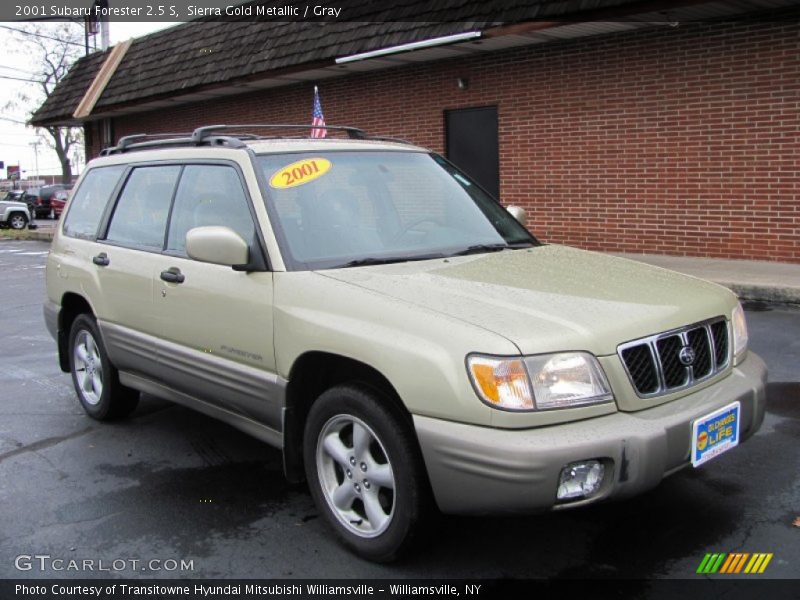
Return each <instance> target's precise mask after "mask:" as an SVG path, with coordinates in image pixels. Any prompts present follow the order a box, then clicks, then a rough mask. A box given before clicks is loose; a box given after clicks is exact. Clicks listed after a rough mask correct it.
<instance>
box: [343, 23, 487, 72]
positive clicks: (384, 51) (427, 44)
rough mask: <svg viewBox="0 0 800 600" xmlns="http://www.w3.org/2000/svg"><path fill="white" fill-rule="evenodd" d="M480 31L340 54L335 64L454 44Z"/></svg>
mask: <svg viewBox="0 0 800 600" xmlns="http://www.w3.org/2000/svg"><path fill="white" fill-rule="evenodd" d="M481 35H482V34H481V32H480V31H469V32H466V33H456V34H454V35H445V36H442V37H437V38H431V39H429V40H422V41H421V42H411V43H408V44H400V45H399V46H391V47H389V48H381V49H379V50H371V51H370V52H362V53H361V54H351V55H350V56H342V57H340V58H337V59H336V64H337V65H341V64H343V63H350V62H355V61H357V60H367V59H368V58H376V57H378V56H387V55H389V54H398V53H400V52H408V51H410V50H419V49H421V48H431V47H433V46H443V45H445V44H454V43H456V42H464V41H467V40H474V39H475V38H479V37H481Z"/></svg>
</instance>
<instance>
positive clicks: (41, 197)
mask: <svg viewBox="0 0 800 600" xmlns="http://www.w3.org/2000/svg"><path fill="white" fill-rule="evenodd" d="M69 187H70V186H68V185H66V184H64V183H54V184H53V185H44V186H42V187H40V188H32V189H30V190H28V191H27V192H25V200H24V202H27V203H28V205H31V204H33V211H34V212H35V213H36V218H37V219H38V218H42V217H45V218H47V217H53V218H55V216H56V215H55V213H54V211H53V208H52V207H51V206H50V201H51V200H52V199H53V195H54V194H55V193H56V192H58V191H60V190H68V189H69Z"/></svg>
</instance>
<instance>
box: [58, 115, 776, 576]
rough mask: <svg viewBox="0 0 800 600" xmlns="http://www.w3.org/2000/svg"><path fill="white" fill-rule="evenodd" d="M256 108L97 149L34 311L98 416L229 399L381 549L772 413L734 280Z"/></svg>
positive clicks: (612, 485) (602, 477) (596, 495)
mask: <svg viewBox="0 0 800 600" xmlns="http://www.w3.org/2000/svg"><path fill="white" fill-rule="evenodd" d="M260 127H261V128H263V129H267V130H269V129H268V126H260ZM273 127H274V126H273ZM263 129H259V127H256V126H247V127H243V126H239V127H238V128H234V127H225V126H213V127H206V128H201V129H198V130H196V131H195V132H194V133H193V134H192V135H190V136H187V137H176V138H170V139H155V140H153V139H149V138H146V137H138V136H137V137H133V138H130V137H129V138H125V139H123V140H121V141H120V143H119V144H118V146H116V147H115V148H112V149H110V150H107V151H105V152H104V156H101V157H100V158H98V159H95V160H93V161H91V163H90V164H89V165H88V166H87V169H86V171H85V173H84V174H83V176H82V177H81V180H80V182H79V183H78V185H77V188H76V190H75V192H74V194H73V197H72V199H71V201H70V203H69V206H68V208H67V213H66V216H65V218H64V219H63V220H62V223H61V224H60V225H59V227H58V230H57V232H56V234H55V238H54V240H53V245H52V250H51V252H50V255H49V258H48V261H47V301H46V304H45V318H46V321H47V324H48V327H49V329H50V331H51V332H52V334H53V335H54V337H55V338H56V339H57V341H58V349H59V356H60V363H61V367H62V369H63V370H64V371H69V372H71V374H72V379H73V383H74V385H75V389H76V391H77V395H78V398H79V400H80V402H81V404H82V405H83V407H84V409H85V410H86V412H87V413H88V414H89V415H90V416H91V417H94V418H96V419H100V420H103V419H109V418H114V417H121V416H124V415H125V414H128V413H130V412H131V411H132V410H133V409H134V408H135V406H136V401H137V398H138V394H139V392H148V393H152V394H155V395H158V396H161V397H163V398H167V399H170V400H172V401H174V402H177V403H180V404H183V405H185V406H189V407H191V408H194V409H197V410H200V411H202V412H204V413H206V414H208V415H211V416H214V417H216V418H219V419H222V420H224V421H226V422H227V423H230V424H232V425H234V426H236V427H238V428H240V429H242V430H243V431H245V432H247V433H249V434H251V435H254V436H256V437H258V438H259V439H261V440H264V441H266V442H268V443H270V444H272V445H274V446H276V447H278V448H280V449H281V450H282V452H283V456H284V465H285V470H286V473H287V476H288V477H289V478H290V479H292V480H299V479H302V478H303V477H305V478H306V479H307V480H308V484H309V488H310V490H311V494H312V495H313V497H314V500H315V501H316V503H317V506H318V507H319V509H320V511H321V512H322V513H323V514H324V516H325V518H326V519H327V521H328V522H329V524H330V525H331V527H332V528H333V529H334V530H335V531H336V533H337V534H338V536H339V537H340V538H341V540H342V541H343V542H344V543H345V544H346V545H347V546H348V547H350V548H351V549H353V550H354V551H356V552H357V553H359V554H360V555H362V556H365V557H368V558H370V559H373V560H380V561H387V560H391V559H393V558H395V557H397V556H398V555H399V554H401V553H402V552H403V551H405V550H407V549H408V548H409V547H411V545H412V544H413V543H414V542H415V541H416V540H417V539H419V538H420V537H421V535H422V534H425V533H426V532H427V531H429V530H430V527H429V524H430V521H429V519H430V518H431V516H432V515H433V514H435V512H436V510H437V509H438V510H440V511H443V512H445V513H458V514H491V513H494V514H498V513H504V514H508V513H531V512H535V511H542V510H549V509H565V508H572V507H578V506H581V505H585V504H589V503H593V502H598V501H601V500H607V499H611V498H621V497H625V496H630V495H632V494H636V493H639V492H642V491H644V490H647V489H650V488H653V487H654V486H656V485H657V484H658V482H659V481H660V480H661V479H662V478H663V477H665V476H666V475H669V474H671V473H673V472H675V471H677V470H679V469H681V468H683V467H686V466H689V465H694V466H699V465H702V464H704V463H705V462H707V461H708V460H710V459H712V458H714V457H716V456H717V455H719V454H720V453H722V452H724V451H726V450H729V449H731V448H734V447H735V446H737V445H738V444H739V443H740V442H742V441H743V440H745V439H746V438H748V437H749V436H751V435H753V433H754V432H755V431H756V430H757V429H758V428H759V426H760V425H761V422H762V420H763V417H764V402H765V392H764V389H765V379H766V370H765V367H764V363H763V362H762V361H761V359H759V358H758V357H757V356H755V355H754V354H753V353H751V352H748V348H747V328H746V325H745V317H744V312H743V310H742V308H741V306H740V305H739V303H738V302H737V299H736V297H735V296H734V295H733V294H732V293H731V292H729V291H728V290H726V289H724V288H722V287H720V286H717V285H714V284H711V283H708V282H705V281H700V280H698V279H694V278H690V277H686V276H683V275H679V274H676V273H673V272H670V271H666V270H662V269H658V268H654V267H650V266H645V265H642V264H639V263H636V262H630V261H627V260H623V259H620V258H613V257H610V256H605V255H602V254H597V253H593V252H586V251H581V250H576V249H572V248H568V247H564V246H559V245H547V244H542V243H540V242H539V241H537V239H536V238H535V237H533V236H532V235H531V234H530V233H529V232H528V231H527V230H526V229H525V227H524V226H523V225H522V224H520V223H519V222H518V221H517V220H516V219H515V218H514V217H513V216H512V214H511V212H510V211H509V210H506V209H505V208H503V207H502V206H501V205H500V204H499V203H498V202H497V201H496V200H495V199H494V198H492V197H490V196H489V195H488V194H487V193H486V192H485V191H483V190H482V189H481V188H480V187H479V186H478V185H477V184H475V182H474V181H472V180H471V179H470V178H469V177H468V176H467V175H465V174H464V173H462V172H460V171H459V170H458V169H457V168H456V167H454V166H453V165H452V164H450V163H449V162H448V161H447V160H445V159H444V158H442V157H441V156H439V155H437V154H435V153H432V152H430V151H428V150H425V149H423V148H419V147H416V146H412V145H409V144H405V143H400V142H394V141H387V140H379V139H369V138H368V136H366V135H365V134H363V132H361V131H359V130H355V129H352V128H341V130H339V129H336V128H329V133H330V134H333V133H334V132H335V131H338V132H340V133H341V131H344V132H346V133H347V134H348V138H341V139H339V138H335V137H334V136H333V135H331V137H329V138H328V139H322V140H317V139H309V138H307V137H304V136H305V135H307V134H305V133H304V134H303V137H301V136H298V137H296V138H265V137H263V136H259V135H255V134H254V133H253V131H255V132H258V131H262V130H263ZM237 131H238V132H239V133H238V134H237V133H236V132H237ZM245 131H248V132H249V133H248V134H247V135H243V134H242V132H245ZM710 468H711V467H710Z"/></svg>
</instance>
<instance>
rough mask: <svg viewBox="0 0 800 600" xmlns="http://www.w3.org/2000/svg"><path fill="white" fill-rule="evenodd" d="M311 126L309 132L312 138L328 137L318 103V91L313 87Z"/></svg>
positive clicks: (320, 105) (320, 106)
mask: <svg viewBox="0 0 800 600" xmlns="http://www.w3.org/2000/svg"><path fill="white" fill-rule="evenodd" d="M311 125H312V126H313V127H314V128H313V129H312V130H311V137H312V138H324V137H325V136H327V135H328V130H327V129H325V117H324V116H323V115H322V104H321V103H320V101H319V90H318V89H317V87H316V86H314V105H313V107H312V109H311Z"/></svg>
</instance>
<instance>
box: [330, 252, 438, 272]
mask: <svg viewBox="0 0 800 600" xmlns="http://www.w3.org/2000/svg"><path fill="white" fill-rule="evenodd" d="M444 257H445V255H444V254H441V253H437V254H420V255H417V256H386V257H374V256H368V257H366V258H357V259H355V260H351V261H350V262H347V263H344V264H343V265H336V266H335V267H331V268H333V269H341V268H347V267H365V266H367V265H388V264H391V263H399V262H410V261H412V260H431V259H433V258H444Z"/></svg>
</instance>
